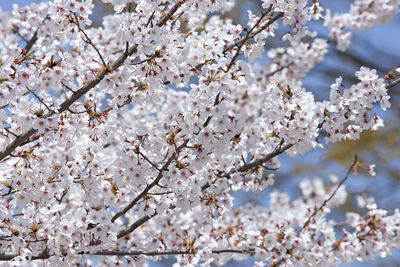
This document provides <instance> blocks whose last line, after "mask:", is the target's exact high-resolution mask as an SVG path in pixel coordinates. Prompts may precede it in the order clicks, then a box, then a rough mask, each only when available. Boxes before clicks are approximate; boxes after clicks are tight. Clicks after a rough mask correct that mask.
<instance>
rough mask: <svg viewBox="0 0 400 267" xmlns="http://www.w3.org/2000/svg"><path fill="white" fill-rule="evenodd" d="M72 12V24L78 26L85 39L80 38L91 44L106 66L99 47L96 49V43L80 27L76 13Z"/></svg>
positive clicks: (105, 65)
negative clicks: (73, 19)
mask: <svg viewBox="0 0 400 267" xmlns="http://www.w3.org/2000/svg"><path fill="white" fill-rule="evenodd" d="M72 14H73V15H74V18H75V21H74V24H75V25H76V26H77V27H78V29H79V31H80V32H81V33H82V34H83V35H84V37H85V38H86V39H83V38H82V39H83V41H84V42H85V43H88V44H89V45H91V46H92V47H93V48H94V50H96V53H97V55H98V56H99V58H100V60H101V62H102V63H103V66H104V67H105V68H107V67H108V65H107V63H106V61H105V60H104V58H103V56H102V55H101V53H100V51H99V49H98V48H97V47H96V45H95V44H94V43H93V42H92V40H91V39H90V38H89V36H88V35H87V34H86V32H85V31H84V30H83V29H82V28H81V25H80V24H79V19H78V16H77V15H76V13H72Z"/></svg>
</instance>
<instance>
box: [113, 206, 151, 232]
mask: <svg viewBox="0 0 400 267" xmlns="http://www.w3.org/2000/svg"><path fill="white" fill-rule="evenodd" d="M156 215H157V211H156V212H154V213H153V214H152V215H146V216H144V217H142V218H140V219H139V220H137V221H136V222H134V223H133V224H131V226H129V227H128V228H127V229H125V230H123V231H121V232H120V233H119V234H118V235H117V238H123V237H124V236H127V235H129V234H130V233H132V232H133V231H135V230H136V229H137V228H138V227H140V226H141V225H143V224H144V223H146V222H147V221H149V220H150V219H151V218H153V217H154V216H156Z"/></svg>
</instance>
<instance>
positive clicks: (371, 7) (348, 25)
mask: <svg viewBox="0 0 400 267" xmlns="http://www.w3.org/2000/svg"><path fill="white" fill-rule="evenodd" d="M399 5H400V2H399V1H398V0H379V1H376V0H374V1H370V0H356V1H354V3H353V4H351V5H350V11H349V12H348V13H342V14H337V13H334V14H332V12H331V11H330V10H327V13H326V15H325V20H324V25H325V26H326V27H328V29H329V31H330V34H329V35H330V37H331V38H333V39H334V40H335V41H336V42H337V49H339V50H340V51H345V50H346V49H347V48H348V46H349V45H350V41H351V36H352V33H351V31H353V30H362V29H370V28H372V27H374V26H376V25H379V24H386V23H388V22H389V21H390V20H391V19H392V17H393V16H394V15H395V14H396V13H397V12H398V9H399Z"/></svg>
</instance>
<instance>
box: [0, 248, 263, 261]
mask: <svg viewBox="0 0 400 267" xmlns="http://www.w3.org/2000/svg"><path fill="white" fill-rule="evenodd" d="M254 252H255V249H254V248H246V249H229V248H228V249H214V250H212V253H214V254H222V253H235V254H253V253H254ZM189 254H196V251H195V250H164V251H141V250H135V251H97V252H95V253H88V252H81V253H79V255H91V256H140V255H143V256H163V255H189ZM17 256H18V254H0V261H10V260H12V259H14V258H15V257H17ZM50 256H51V255H50V254H49V253H48V252H44V253H40V254H39V255H38V256H32V257H31V258H30V259H31V260H44V259H48V258H50Z"/></svg>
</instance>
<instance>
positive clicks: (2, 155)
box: [0, 0, 186, 161]
mask: <svg viewBox="0 0 400 267" xmlns="http://www.w3.org/2000/svg"><path fill="white" fill-rule="evenodd" d="M185 1H186V0H182V1H179V2H178V3H177V4H176V5H175V6H174V7H173V8H172V9H171V10H170V12H169V13H168V14H167V15H166V17H164V18H163V19H162V20H160V22H159V23H157V25H158V26H159V27H161V26H162V25H164V24H165V22H166V19H167V18H168V19H169V18H171V16H172V15H173V14H174V13H175V12H176V10H177V9H178V7H179V5H181V4H182V3H184V2H185ZM47 18H48V17H47V16H46V18H45V19H44V20H43V21H45V20H46V19H47ZM32 39H36V40H37V32H35V34H34V36H33V37H32ZM36 40H35V41H32V44H29V45H28V44H27V46H26V47H25V50H27V48H28V49H30V48H31V47H32V46H33V44H34V43H35V42H36ZM30 43H31V42H30ZM137 47H138V45H137V44H135V45H132V46H131V47H130V48H129V49H126V50H125V52H124V53H123V54H122V55H121V56H120V57H119V58H118V59H117V60H116V61H115V62H114V63H113V64H112V66H111V67H109V68H104V69H103V70H102V71H101V72H100V73H99V74H97V76H96V78H94V79H93V80H91V81H89V82H88V83H87V84H86V85H85V86H83V87H82V88H81V89H79V90H78V91H76V92H75V93H74V94H73V95H72V96H71V97H70V98H68V99H66V100H65V101H64V102H63V103H62V104H61V105H60V108H59V109H58V112H59V113H62V112H64V111H66V110H68V109H69V107H70V106H71V105H72V104H73V103H74V102H75V101H76V100H78V99H79V98H81V97H82V96H84V95H85V94H86V93H87V92H89V91H90V90H91V89H92V88H94V87H95V86H96V85H98V84H99V83H100V81H101V80H103V78H104V77H105V76H106V75H107V74H108V73H109V72H110V71H113V70H115V69H117V68H119V67H120V66H121V65H122V64H123V63H124V62H125V60H126V59H127V58H128V57H129V56H131V55H133V54H134V53H136V52H137ZM51 115H53V114H51V113H50V114H49V116H51ZM36 132H37V130H35V129H33V128H30V129H29V130H28V131H26V132H25V133H23V134H21V135H20V136H19V137H18V138H16V139H15V140H14V141H13V142H12V143H11V144H9V145H8V146H7V147H6V149H5V150H4V151H2V152H0V161H1V160H3V159H4V158H5V157H7V156H8V155H10V154H11V152H12V151H13V150H14V149H16V148H17V147H19V146H20V145H21V144H23V143H24V142H25V140H26V139H28V138H29V137H31V136H32V135H33V134H35V133H36Z"/></svg>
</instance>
